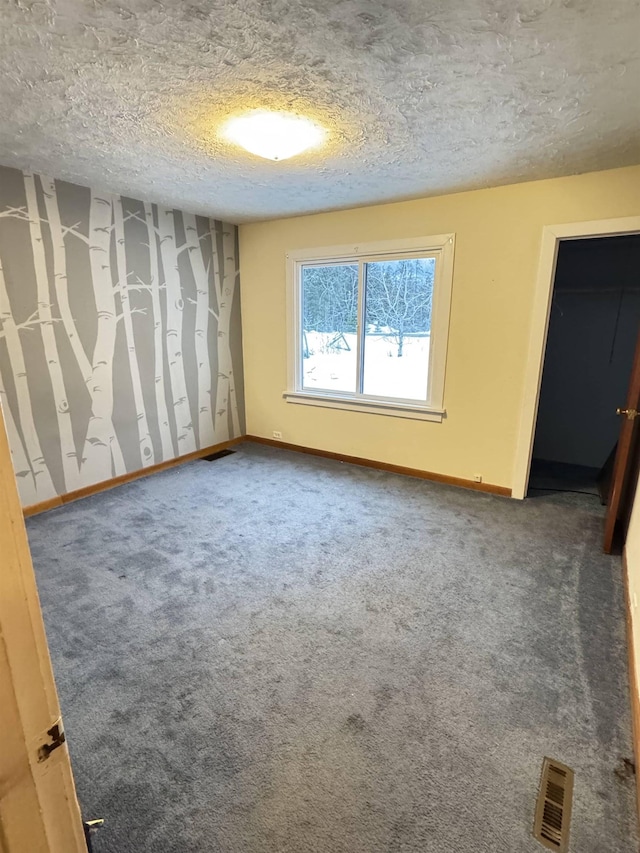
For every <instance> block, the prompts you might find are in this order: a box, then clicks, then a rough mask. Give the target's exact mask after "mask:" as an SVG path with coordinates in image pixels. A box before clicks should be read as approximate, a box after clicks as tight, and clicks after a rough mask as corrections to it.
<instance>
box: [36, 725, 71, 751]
mask: <svg viewBox="0 0 640 853" xmlns="http://www.w3.org/2000/svg"><path fill="white" fill-rule="evenodd" d="M47 734H48V735H49V738H50V740H49V741H48V742H47V743H43V744H42V746H41V747H40V749H39V750H38V761H46V760H47V758H49V756H50V755H51V753H52V752H53V751H54V750H56V749H57V748H58V747H59V746H62V744H63V743H64V742H65V740H66V739H67V738H66V735H65V733H64V729H63V728H62V720H58V722H57V723H55V724H54V725H53V726H51V728H50V729H48V730H47Z"/></svg>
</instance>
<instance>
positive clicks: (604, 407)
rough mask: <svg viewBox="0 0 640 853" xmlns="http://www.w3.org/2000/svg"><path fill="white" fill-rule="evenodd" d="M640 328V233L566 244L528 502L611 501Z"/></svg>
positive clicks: (553, 312)
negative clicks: (547, 498) (561, 498)
mask: <svg viewBox="0 0 640 853" xmlns="http://www.w3.org/2000/svg"><path fill="white" fill-rule="evenodd" d="M639 327H640V234H626V235H623V236H613V237H592V238H587V239H564V240H560V241H559V243H558V254H557V263H556V271H555V279H554V286H553V291H552V302H551V311H550V317H549V326H548V335H547V345H546V350H545V356H544V366H543V372H542V384H541V387H540V400H539V405H538V415H537V420H536V427H535V435H534V442H533V459H532V463H531V472H530V478H529V486H528V490H527V496H528V497H535V496H539V495H542V494H549V493H550V492H569V493H583V494H586V495H589V496H591V497H592V498H593V500H594V501H598V500H600V502H601V503H603V504H604V503H607V502H608V495H609V491H610V487H611V479H612V475H613V468H614V461H615V454H616V448H617V443H618V438H619V434H620V418H619V416H618V415H617V414H616V409H617V408H619V407H621V406H624V403H625V400H626V399H627V391H628V388H629V382H630V377H631V372H632V367H633V363H634V353H635V351H636V345H637V342H638V330H639Z"/></svg>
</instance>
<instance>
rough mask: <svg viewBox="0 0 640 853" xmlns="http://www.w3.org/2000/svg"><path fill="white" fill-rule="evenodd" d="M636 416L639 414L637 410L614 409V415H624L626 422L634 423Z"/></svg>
mask: <svg viewBox="0 0 640 853" xmlns="http://www.w3.org/2000/svg"><path fill="white" fill-rule="evenodd" d="M638 414H640V413H639V412H638V411H637V409H616V415H626V416H627V420H629V421H634V420H635V419H636V418H637V417H638Z"/></svg>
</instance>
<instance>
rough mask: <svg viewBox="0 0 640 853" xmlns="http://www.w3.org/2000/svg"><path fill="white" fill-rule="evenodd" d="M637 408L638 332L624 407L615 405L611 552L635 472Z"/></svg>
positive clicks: (607, 533) (608, 527) (607, 529)
mask: <svg viewBox="0 0 640 853" xmlns="http://www.w3.org/2000/svg"><path fill="white" fill-rule="evenodd" d="M639 409H640V335H639V336H638V340H637V343H636V351H635V355H634V357H633V367H632V368H631V380H630V382H629V390H628V391H627V400H626V403H625V405H624V407H622V406H621V407H620V408H619V409H618V414H619V415H620V418H621V424H620V436H619V438H618V450H617V452H616V459H615V462H614V466H613V477H612V480H611V491H610V492H609V503H608V507H607V515H606V518H605V526H604V551H605V554H611V552H612V551H613V549H614V547H616V546H617V545H618V544H620V540H622V538H623V536H624V530H620V527H621V522H623V521H624V519H625V518H626V517H627V516H628V509H629V502H630V500H632V496H631V494H630V491H631V487H632V485H633V481H634V473H637V471H636V470H635V469H636V467H637V466H636V459H637V449H638V424H640V418H639V417H638V410H639Z"/></svg>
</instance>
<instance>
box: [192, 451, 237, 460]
mask: <svg viewBox="0 0 640 853" xmlns="http://www.w3.org/2000/svg"><path fill="white" fill-rule="evenodd" d="M233 453H235V450H219V451H218V452H217V453H210V454H209V455H208V456H201V457H200V459H202V461H203V462H215V461H216V459H222V457H223V456H231V455H232V454H233Z"/></svg>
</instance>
